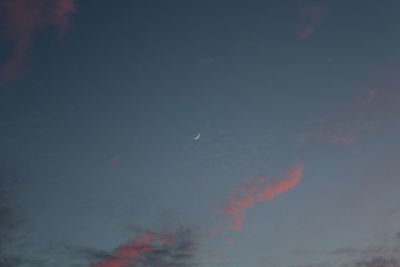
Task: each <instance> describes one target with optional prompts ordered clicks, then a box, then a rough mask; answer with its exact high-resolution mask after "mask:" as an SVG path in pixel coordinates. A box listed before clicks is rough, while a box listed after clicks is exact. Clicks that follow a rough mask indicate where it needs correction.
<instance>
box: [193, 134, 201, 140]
mask: <svg viewBox="0 0 400 267" xmlns="http://www.w3.org/2000/svg"><path fill="white" fill-rule="evenodd" d="M199 139H200V133H198V134H197V135H196V136H195V137H193V140H194V141H197V140H199Z"/></svg>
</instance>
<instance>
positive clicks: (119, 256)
mask: <svg viewBox="0 0 400 267" xmlns="http://www.w3.org/2000/svg"><path fill="white" fill-rule="evenodd" d="M195 247H196V246H195V236H194V234H193V231H192V230H190V229H180V230H177V231H175V232H157V231H146V232H142V233H139V234H137V235H136V237H135V238H134V239H133V240H131V241H128V242H126V243H124V244H122V245H120V246H119V247H118V248H116V249H115V250H114V251H112V252H105V251H101V250H97V249H93V248H83V249H75V252H76V253H77V254H78V255H80V256H81V257H82V256H83V257H85V258H86V259H88V261H90V264H89V265H90V266H93V267H97V266H101V267H111V266H118V267H123V266H126V267H156V266H157V267H160V266H165V267H191V266H196V265H198V263H197V262H196V256H195V251H196V250H195Z"/></svg>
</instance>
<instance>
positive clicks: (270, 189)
mask: <svg viewBox="0 0 400 267" xmlns="http://www.w3.org/2000/svg"><path fill="white" fill-rule="evenodd" d="M303 170H304V166H303V164H297V165H293V166H290V167H289V168H287V169H286V170H285V171H284V173H283V174H282V175H281V176H280V177H279V178H278V179H276V180H275V181H273V182H270V183H267V184H266V185H265V184H264V180H265V179H263V178H262V177H260V178H258V179H256V180H255V181H251V182H250V183H247V184H245V185H243V186H241V187H240V188H239V189H237V190H236V192H243V194H244V195H242V196H239V197H233V198H229V199H228V200H227V201H226V203H225V205H224V207H223V208H222V212H223V213H224V214H226V215H228V217H229V225H228V227H229V228H230V229H236V230H240V229H242V227H243V221H244V220H245V218H246V210H247V209H249V208H252V207H253V206H254V204H256V203H258V202H265V201H269V200H272V199H273V198H275V197H276V196H277V195H280V194H283V193H285V192H286V191H288V190H289V189H291V188H293V187H295V186H296V185H297V184H298V183H299V182H300V180H301V178H302V175H303Z"/></svg>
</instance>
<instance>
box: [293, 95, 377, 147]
mask: <svg viewBox="0 0 400 267" xmlns="http://www.w3.org/2000/svg"><path fill="white" fill-rule="evenodd" d="M379 94H380V91H379V90H378V89H377V88H367V89H365V90H363V91H362V92H361V93H360V94H357V96H355V97H353V98H351V99H349V100H348V101H346V102H345V103H344V104H341V105H338V107H337V108H336V109H335V110H333V112H332V113H331V115H328V116H326V117H322V118H319V119H318V120H315V121H313V122H312V123H310V124H311V127H312V130H311V131H310V132H308V133H305V134H302V135H301V136H300V138H299V142H300V143H305V142H309V141H323V142H328V143H335V144H348V145H352V144H356V143H358V142H359V141H360V138H361V137H362V136H363V135H364V134H365V133H366V132H367V130H369V129H371V128H373V127H374V126H376V125H377V124H378V121H377V120H376V119H375V117H376V114H377V105H376V101H377V99H378V98H379Z"/></svg>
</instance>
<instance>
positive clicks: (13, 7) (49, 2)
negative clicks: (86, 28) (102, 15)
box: [0, 0, 75, 83]
mask: <svg viewBox="0 0 400 267" xmlns="http://www.w3.org/2000/svg"><path fill="white" fill-rule="evenodd" d="M73 1H74V0H37V1H31V0H5V1H3V3H2V6H1V7H2V8H3V9H4V11H5V17H4V23H5V31H4V33H5V34H4V35H5V36H4V37H5V39H6V40H7V41H9V42H10V43H11V44H13V53H12V55H11V57H10V58H9V59H8V60H7V61H6V62H4V63H3V64H2V65H1V66H0V83H6V82H10V81H12V80H14V79H15V78H16V77H17V75H18V74H19V72H21V70H23V65H24V59H25V57H26V55H27V54H28V52H29V50H30V47H31V45H32V42H33V41H34V39H35V36H36V34H37V32H38V31H39V30H40V29H42V28H44V27H46V26H51V25H54V26H56V27H58V29H60V30H65V29H66V28H67V27H68V26H69V20H68V18H69V15H70V14H71V13H72V12H75V6H74V2H73Z"/></svg>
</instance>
